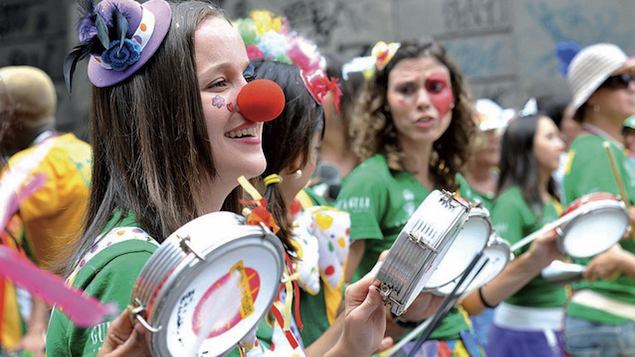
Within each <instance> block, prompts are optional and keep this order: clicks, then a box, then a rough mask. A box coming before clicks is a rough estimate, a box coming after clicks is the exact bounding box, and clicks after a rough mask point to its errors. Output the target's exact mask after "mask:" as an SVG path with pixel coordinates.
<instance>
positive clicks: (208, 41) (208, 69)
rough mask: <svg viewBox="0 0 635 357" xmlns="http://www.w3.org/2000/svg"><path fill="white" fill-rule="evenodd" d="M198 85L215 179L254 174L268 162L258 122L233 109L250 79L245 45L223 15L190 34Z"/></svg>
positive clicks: (251, 77) (251, 72) (260, 170)
mask: <svg viewBox="0 0 635 357" xmlns="http://www.w3.org/2000/svg"><path fill="white" fill-rule="evenodd" d="M194 48H195V53H196V58H195V62H196V68H197V77H198V85H199V90H200V93H201V101H202V103H203V113H204V115H205V124H206V125H207V134H208V135H209V139H210V145H211V148H212V155H213V156H214V165H215V166H216V169H217V171H218V179H220V180H223V181H225V182H236V179H237V178H238V177H239V176H241V175H245V176H247V177H255V176H257V175H259V174H260V173H262V172H263V171H264V169H265V166H266V161H265V157H264V154H263V152H262V146H261V134H262V123H254V122H250V121H248V120H246V119H245V118H243V117H242V116H241V115H240V113H238V112H236V111H235V110H233V106H234V104H235V102H236V97H237V96H238V93H239V92H240V89H241V88H242V87H243V86H244V85H245V84H246V83H247V81H248V80H251V79H253V69H251V67H250V66H249V60H248V58H247V52H246V50H245V45H244V44H243V41H242V39H241V37H240V35H239V34H238V32H237V31H236V29H235V28H234V27H232V26H231V25H230V24H229V22H227V20H225V19H223V18H211V19H208V20H206V21H204V22H203V23H202V24H201V25H200V27H199V28H198V30H196V32H195V33H194Z"/></svg>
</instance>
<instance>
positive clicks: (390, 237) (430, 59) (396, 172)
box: [337, 42, 480, 356]
mask: <svg viewBox="0 0 635 357" xmlns="http://www.w3.org/2000/svg"><path fill="white" fill-rule="evenodd" d="M373 53H374V54H375V56H376V71H375V73H374V75H373V76H372V77H371V78H370V79H369V80H368V81H367V83H366V86H365V88H364V90H363V92H362V93H361V94H360V100H359V108H358V113H357V115H355V117H354V118H353V122H352V124H351V125H352V130H353V133H354V134H355V135H354V142H353V149H354V151H355V153H356V154H357V155H358V157H359V158H360V161H362V163H361V164H360V165H359V166H358V167H357V168H355V169H354V170H353V171H352V172H351V174H349V176H348V177H347V178H346V180H345V181H344V183H343V185H342V190H341V192H340V195H339V196H338V201H337V202H338V203H337V206H338V208H341V209H344V210H346V211H348V212H349V213H350V214H351V241H352V243H351V248H350V254H349V259H348V263H347V279H353V278H354V277H355V278H358V277H359V276H361V275H363V274H365V273H367V272H368V271H369V270H370V269H371V267H372V266H373V265H374V263H375V262H376V261H377V258H378V257H379V254H380V253H381V252H382V251H383V250H386V249H389V248H390V247H391V245H392V243H393V242H394V240H395V239H396V237H397V235H398V234H399V232H400V230H401V229H402V228H403V226H404V224H405V223H406V221H407V220H408V218H409V217H410V216H411V215H412V213H413V212H414V210H415V209H416V208H417V206H418V205H419V204H420V203H421V202H422V201H423V200H424V199H425V197H426V196H427V195H428V194H429V193H430V191H432V190H433V189H437V188H438V189H446V190H450V191H458V190H459V188H460V187H459V183H458V181H457V173H458V171H459V169H460V168H461V167H462V165H463V164H464V163H465V162H466V160H467V158H468V155H469V152H468V150H469V146H470V138H471V136H472V134H473V132H474V128H475V125H474V122H473V120H472V109H471V103H470V102H469V100H468V95H467V92H466V87H465V84H464V82H463V77H462V75H461V73H460V71H459V69H458V68H457V67H456V65H454V63H453V62H452V61H451V60H450V59H449V58H448V56H447V55H446V52H445V49H444V48H443V47H441V46H440V45H439V44H438V43H435V42H404V43H400V44H399V43H392V44H385V43H383V42H380V43H378V44H377V45H376V46H375V48H374V49H373ZM440 300H441V298H439V297H437V296H431V295H430V294H421V295H420V296H419V298H418V300H417V301H415V303H413V305H412V306H411V307H410V308H409V309H408V311H406V312H405V313H404V315H402V316H401V317H400V320H395V319H393V318H391V319H389V321H388V333H389V334H390V335H391V336H393V337H395V338H396V337H399V336H400V335H401V334H403V333H404V332H405V331H406V330H407V327H406V326H409V325H413V324H414V323H417V322H419V321H421V320H423V319H424V318H427V317H428V316H430V315H431V314H432V313H433V312H434V310H435V309H436V307H437V306H438V303H439V302H440ZM466 320H467V319H466V316H465V314H464V313H462V312H460V311H459V310H458V309H457V308H455V309H454V310H453V311H452V312H451V313H450V315H448V316H447V317H446V318H445V319H444V321H443V322H442V323H441V325H440V326H439V327H438V328H437V329H436V331H435V332H434V334H433V338H434V339H436V341H428V342H427V345H424V348H425V349H426V350H427V351H428V353H431V352H430V351H434V352H432V354H431V355H432V356H435V355H437V354H443V353H444V352H446V351H448V350H449V351H453V352H454V354H455V355H467V354H468V350H469V353H470V354H472V355H478V354H480V353H479V351H478V348H476V347H475V344H474V343H472V342H474V338H473V336H471V334H470V333H469V332H470V329H469V325H468V322H467V321H466ZM461 338H464V339H465V340H468V341H470V342H468V343H465V344H463V343H462V342H461V341H460V340H461ZM426 356H428V354H426Z"/></svg>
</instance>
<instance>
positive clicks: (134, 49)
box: [101, 39, 141, 72]
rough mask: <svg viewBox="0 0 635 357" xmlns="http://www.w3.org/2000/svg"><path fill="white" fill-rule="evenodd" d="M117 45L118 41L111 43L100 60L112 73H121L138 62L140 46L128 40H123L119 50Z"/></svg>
mask: <svg viewBox="0 0 635 357" xmlns="http://www.w3.org/2000/svg"><path fill="white" fill-rule="evenodd" d="M119 44H120V41H119V40H115V41H111V42H110V46H109V47H108V48H107V49H106V50H104V52H103V53H102V54H101V60H102V62H104V63H105V64H107V65H109V66H110V67H112V69H113V70H114V71H119V72H122V71H125V70H126V69H127V68H128V67H130V66H132V65H133V64H135V63H136V62H137V61H138V60H139V58H140V57H141V45H140V44H139V43H138V42H137V41H134V40H130V39H125V40H124V41H123V47H121V48H119Z"/></svg>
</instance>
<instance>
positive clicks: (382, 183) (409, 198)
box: [336, 154, 471, 340]
mask: <svg viewBox="0 0 635 357" xmlns="http://www.w3.org/2000/svg"><path fill="white" fill-rule="evenodd" d="M461 193H462V194H463V192H461ZM429 194H430V191H429V190H428V189H427V188H425V187H424V186H423V185H422V184H421V183H420V182H419V181H418V180H417V178H416V177H415V176H414V175H413V174H411V173H409V172H406V171H394V170H391V169H390V168H389V167H388V164H387V162H386V158H385V157H384V156H383V155H381V154H377V155H374V156H372V157H371V158H369V159H367V160H366V161H364V162H363V163H361V164H360V165H359V166H358V167H356V168H355V169H354V170H353V171H352V172H351V173H350V174H349V175H348V176H347V177H346V179H345V180H344V182H343V185H342V190H341V191H340V194H339V196H338V199H337V205H336V207H337V208H339V209H341V210H344V211H347V212H349V213H350V215H351V234H350V237H351V240H365V246H366V249H365V252H364V256H363V257H362V261H361V262H360V264H359V267H358V268H357V271H356V274H355V276H354V279H353V280H358V279H359V278H361V277H362V276H363V275H364V274H366V273H368V272H369V271H370V270H371V269H372V268H373V266H374V265H375V263H376V262H377V259H378V258H379V254H380V253H381V252H382V251H384V250H387V249H390V247H391V246H392V244H393V242H394V241H395V240H396V239H397V236H398V235H399V232H401V229H402V228H403V226H404V225H405V224H406V222H407V221H408V218H410V216H411V215H412V214H413V213H414V211H415V210H416V209H417V207H418V206H419V204H420V203H421V202H423V200H424V199H425V198H426V197H427V196H428V195H429ZM465 197H466V198H467V199H470V198H471V197H469V196H465ZM468 329H469V326H468V324H467V321H466V317H465V315H464V313H463V312H461V311H459V309H458V308H456V307H453V308H452V310H451V311H450V313H449V314H448V315H447V316H446V317H445V318H444V319H443V321H442V322H441V324H440V325H439V326H438V327H437V328H436V329H435V331H434V332H433V333H432V335H431V339H439V340H456V339H458V338H459V332H461V331H465V330H468Z"/></svg>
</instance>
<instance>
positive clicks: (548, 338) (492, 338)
mask: <svg viewBox="0 0 635 357" xmlns="http://www.w3.org/2000/svg"><path fill="white" fill-rule="evenodd" d="M486 350H487V357H536V356H540V357H550V356H551V357H562V356H565V352H564V338H563V333H562V331H556V330H552V331H548V332H545V331H535V330H534V331H522V330H511V329H507V328H503V327H498V326H496V325H492V328H491V330H490V333H489V343H488V344H487V349H486Z"/></svg>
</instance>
